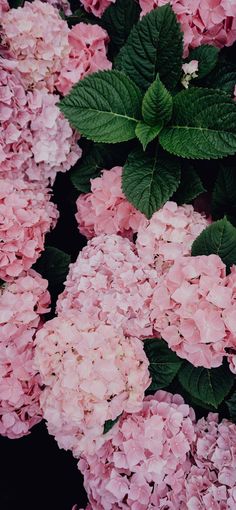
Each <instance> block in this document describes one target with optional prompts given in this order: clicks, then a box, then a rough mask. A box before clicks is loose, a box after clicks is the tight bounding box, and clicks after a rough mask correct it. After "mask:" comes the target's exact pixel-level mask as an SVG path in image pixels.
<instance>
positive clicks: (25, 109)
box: [0, 4, 81, 185]
mask: <svg viewBox="0 0 236 510" xmlns="http://www.w3.org/2000/svg"><path fill="white" fill-rule="evenodd" d="M30 5H33V4H30ZM18 10H19V11H20V10H21V8H19V9H17V11H18ZM10 12H12V11H10ZM57 101H58V96H56V95H52V94H49V93H48V92H47V91H46V90H34V91H33V92H26V91H25V90H24V85H23V84H22V81H21V78H20V77H19V73H18V72H17V70H16V64H15V62H13V61H10V60H5V59H0V178H1V176H2V177H3V178H5V177H9V178H11V177H13V178H16V177H20V178H22V177H24V178H25V179H27V180H30V181H41V182H43V183H44V184H46V185H47V184H48V182H49V181H50V183H53V181H54V179H55V177H56V173H57V172H58V171H64V172H65V171H66V170H69V169H70V167H71V166H72V165H74V164H75V163H76V161H77V160H78V158H79V157H80V156H81V149H80V148H79V147H78V145H77V143H76V142H77V139H78V136H75V135H74V134H73V131H72V129H71V127H70V125H69V122H68V121H67V120H66V119H65V118H64V117H63V115H62V113H60V110H59V108H58V107H57V106H56V103H57Z"/></svg>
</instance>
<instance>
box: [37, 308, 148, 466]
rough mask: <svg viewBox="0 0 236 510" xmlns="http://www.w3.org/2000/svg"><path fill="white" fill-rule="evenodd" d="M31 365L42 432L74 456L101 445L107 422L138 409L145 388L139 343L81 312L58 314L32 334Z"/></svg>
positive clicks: (145, 370) (144, 363) (145, 369)
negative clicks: (38, 380) (38, 381)
mask: <svg viewBox="0 0 236 510" xmlns="http://www.w3.org/2000/svg"><path fill="white" fill-rule="evenodd" d="M36 346H37V347H36V356H35V363H36V366H37V368H38V369H39V372H40V374H41V377H42V381H43V383H44V384H45V385H46V387H45V390H44V391H43V393H42V396H41V405H42V408H43V412H44V418H45V419H46V420H47V423H48V430H49V433H50V434H53V435H54V436H55V438H56V440H57V442H58V444H59V446H60V447H61V448H65V449H71V450H72V451H73V454H74V455H75V456H76V457H77V456H79V455H80V454H81V453H82V452H88V453H90V454H91V453H94V451H95V450H96V449H97V448H99V447H100V446H101V445H102V444H103V443H104V441H105V437H106V436H104V434H103V430H104V424H105V422H106V421H107V420H114V419H116V418H117V417H118V416H119V415H120V414H121V413H122V412H123V411H127V412H131V413H132V412H134V413H136V412H137V411H139V410H140V409H141V407H142V400H143V397H144V391H145V390H146V389H147V388H148V386H149V384H150V379H149V371H148V360H147V358H146V355H145V353H144V351H143V343H142V342H141V341H140V340H138V339H137V338H132V339H131V338H130V339H129V338H127V337H125V336H124V335H123V332H122V330H121V329H118V328H117V329H116V328H114V327H113V326H109V325H105V324H103V323H102V321H100V320H95V321H94V320H93V319H91V318H90V317H88V316H87V315H86V314H85V313H83V312H80V313H79V312H73V313H69V312H68V313H67V314H65V315H61V316H59V317H57V318H55V319H52V320H51V321H49V322H47V323H46V324H45V325H44V327H43V328H42V329H41V330H40V331H39V332H38V333H37V337H36Z"/></svg>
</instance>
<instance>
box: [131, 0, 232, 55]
mask: <svg viewBox="0 0 236 510" xmlns="http://www.w3.org/2000/svg"><path fill="white" fill-rule="evenodd" d="M139 3H140V7H141V9H142V15H144V14H147V13H148V12H150V11H151V10H152V9H154V8H156V7H161V6H162V5H165V4H167V3H170V4H171V6H172V8H173V10H174V12H175V13H176V14H177V18H178V21H179V22H180V25H181V29H182V31H183V33H184V56H187V55H188V52H189V49H190V48H195V47H197V46H200V45H202V44H213V45H214V46H217V47H218V48H222V47H223V46H231V45H232V44H233V43H234V42H235V40H236V22H235V16H236V7H235V2H234V1H233V2H232V0H139Z"/></svg>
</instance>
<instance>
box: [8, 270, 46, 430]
mask: <svg viewBox="0 0 236 510" xmlns="http://www.w3.org/2000/svg"><path fill="white" fill-rule="evenodd" d="M49 303H50V296H49V293H48V291H47V281H46V280H44V279H43V278H41V276H40V275H39V274H38V273H36V271H33V270H30V271H29V272H28V273H27V272H25V273H23V274H22V276H20V277H19V278H17V279H15V280H14V282H13V283H10V284H4V285H3V286H1V287H0V434H1V435H4V436H7V437H9V438H11V439H14V438H18V437H22V436H24V435H26V434H28V432H29V429H30V428H31V427H33V425H35V424H36V423H38V422H39V421H40V420H41V419H42V412H41V409H40V404H39V397H40V393H41V380H40V377H39V374H38V372H37V371H36V370H35V368H34V337H35V332H36V330H37V329H38V328H39V327H40V323H41V321H42V318H41V316H42V314H44V313H46V312H48V311H49V309H48V306H49Z"/></svg>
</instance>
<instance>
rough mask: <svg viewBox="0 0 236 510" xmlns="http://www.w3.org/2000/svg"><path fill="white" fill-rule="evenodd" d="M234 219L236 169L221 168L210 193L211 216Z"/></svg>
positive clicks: (235, 215) (235, 212)
mask: <svg viewBox="0 0 236 510" xmlns="http://www.w3.org/2000/svg"><path fill="white" fill-rule="evenodd" d="M224 215H227V216H233V217H236V168H234V167H221V168H220V171H219V174H218V177H217V179H216V182H215V186H214V189H213V193H212V216H213V218H214V219H218V218H222V217H223V216H224Z"/></svg>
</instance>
